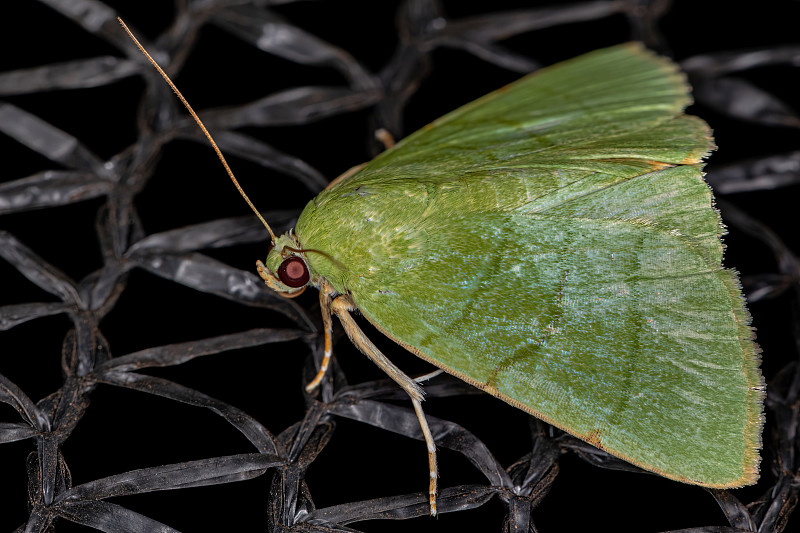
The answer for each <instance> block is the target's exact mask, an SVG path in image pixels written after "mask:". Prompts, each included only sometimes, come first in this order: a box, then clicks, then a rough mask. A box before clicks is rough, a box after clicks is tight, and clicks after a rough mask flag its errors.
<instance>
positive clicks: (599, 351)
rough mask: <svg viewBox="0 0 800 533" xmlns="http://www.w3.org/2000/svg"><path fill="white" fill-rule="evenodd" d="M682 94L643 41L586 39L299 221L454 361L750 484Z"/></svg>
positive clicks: (596, 427)
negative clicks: (613, 43)
mask: <svg viewBox="0 0 800 533" xmlns="http://www.w3.org/2000/svg"><path fill="white" fill-rule="evenodd" d="M688 103H689V97H688V94H687V87H686V84H685V82H684V80H683V77H682V76H681V75H680V74H679V73H678V71H677V69H676V67H675V66H674V65H673V64H672V63H671V62H669V61H667V60H666V59H662V58H659V57H657V56H655V55H653V54H651V53H650V52H647V51H646V50H644V49H642V48H641V47H639V46H636V45H624V46H618V47H614V48H610V49H606V50H600V51H597V52H593V53H591V54H587V55H584V56H581V57H579V58H576V59H573V60H571V61H568V62H565V63H562V64H559V65H556V66H554V67H551V68H549V69H544V70H542V71H540V72H538V73H536V74H534V75H531V76H528V77H526V78H523V79H522V80H520V81H518V82H516V83H514V84H511V85H509V86H507V87H504V88H502V89H500V90H498V91H496V92H494V93H491V94H489V95H487V96H486V97H484V98H481V99H479V100H477V101H475V102H473V103H471V104H468V105H466V106H464V107H462V108H460V109H458V110H456V111H454V112H452V113H450V114H448V115H446V116H444V117H442V118H441V119H439V120H437V121H436V122H434V123H433V124H431V125H429V126H427V127H425V128H423V129H422V130H420V131H418V132H416V133H414V134H413V135H411V136H409V137H408V138H406V139H405V140H404V141H403V142H401V143H399V144H398V145H397V146H396V147H395V148H393V149H391V150H387V151H386V152H385V153H383V154H382V155H380V156H379V157H377V158H376V159H375V160H373V161H372V162H370V163H368V164H367V165H366V166H365V167H364V168H363V169H361V170H360V171H359V172H357V173H356V174H354V175H353V176H351V177H350V178H348V179H346V180H343V181H342V182H340V183H338V184H336V185H335V186H334V187H332V188H330V189H329V190H327V191H325V192H323V193H321V194H320V195H319V196H317V197H316V198H315V199H314V200H312V202H310V203H309V204H308V206H307V207H306V209H305V210H304V212H303V214H302V215H301V217H300V220H299V221H298V223H297V227H296V230H295V233H296V236H297V238H298V241H299V242H300V243H301V245H302V247H303V248H312V249H316V250H320V251H322V252H324V253H326V254H329V255H330V256H331V257H333V258H335V259H336V261H338V264H336V263H334V262H331V261H330V260H328V259H327V258H326V257H325V256H324V255H323V254H317V253H311V254H307V256H306V258H307V260H308V263H309V266H310V268H311V270H312V273H313V275H314V276H315V277H317V279H318V277H320V276H322V277H324V278H327V279H328V280H329V281H330V282H331V283H332V285H333V286H334V288H335V289H336V290H337V291H339V292H341V293H350V294H351V295H352V298H353V300H354V301H355V303H356V305H357V306H358V308H359V309H360V310H361V312H362V313H363V314H364V316H366V317H367V318H368V319H369V320H370V322H372V323H373V324H375V325H376V326H377V327H378V328H379V329H380V330H381V331H383V332H384V333H386V334H387V335H388V336H390V337H391V338H392V339H394V340H396V341H397V342H399V343H400V344H402V345H404V346H406V347H407V348H409V349H410V350H412V351H413V352H415V353H417V354H418V355H420V356H422V357H424V358H426V359H428V360H430V361H431V362H433V363H434V364H436V365H438V366H439V367H441V368H444V369H445V370H447V371H448V372H451V373H453V374H455V375H457V376H459V377H461V378H463V379H465V380H466V381H468V382H469V383H472V384H474V385H476V386H477V387H480V388H482V389H484V390H486V391H488V392H490V393H492V394H494V395H496V396H498V397H500V398H502V399H503V400H505V401H507V402H509V403H511V404H512V405H515V406H517V407H520V408H522V409H524V410H526V411H528V412H530V413H532V414H534V415H536V416H538V417H541V418H543V419H544V420H546V421H548V422H550V423H552V424H554V425H556V426H559V427H561V428H563V429H565V430H567V431H569V432H570V433H573V434H574V435H576V436H578V437H581V438H583V439H585V440H587V441H589V442H591V443H592V444H595V445H597V446H599V447H601V448H603V449H605V450H607V451H609V452H611V453H613V454H615V455H617V456H619V457H622V458H624V459H626V460H628V461H630V462H632V463H635V464H637V465H640V466H642V467H644V468H646V469H649V470H652V471H655V472H658V473H660V474H663V475H665V476H667V477H670V478H673V479H678V480H681V481H686V482H692V483H698V484H703V485H707V486H715V487H729V486H739V485H743V484H747V483H750V482H753V481H754V480H755V478H756V476H757V468H758V448H759V445H760V429H761V422H762V414H761V412H762V409H761V402H762V397H763V385H762V381H761V377H760V373H759V371H758V361H757V356H756V348H755V345H754V343H753V341H752V338H751V337H752V335H751V331H750V328H749V325H748V320H749V319H748V315H747V312H746V311H745V309H744V307H743V299H742V296H741V291H740V288H739V283H738V280H737V278H736V275H735V274H734V273H733V272H732V271H730V270H726V269H724V268H722V266H721V259H722V245H721V243H720V240H719V236H720V234H721V233H722V226H721V223H720V220H719V216H718V214H717V212H716V211H715V209H714V208H713V207H712V196H711V192H710V190H709V189H708V187H707V185H706V184H705V182H704V181H703V179H702V174H701V170H700V168H701V167H700V163H701V158H702V157H703V156H704V155H706V154H707V153H708V151H709V150H710V149H711V148H712V141H711V137H710V133H709V131H708V128H707V126H706V125H705V123H703V122H702V121H701V120H699V119H697V118H694V117H689V116H685V115H682V110H683V108H684V107H685V106H686V105H687V104H688Z"/></svg>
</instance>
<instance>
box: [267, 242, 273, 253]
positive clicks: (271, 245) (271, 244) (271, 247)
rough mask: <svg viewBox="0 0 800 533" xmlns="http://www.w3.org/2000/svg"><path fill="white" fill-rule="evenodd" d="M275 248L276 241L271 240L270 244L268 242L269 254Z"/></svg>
mask: <svg viewBox="0 0 800 533" xmlns="http://www.w3.org/2000/svg"><path fill="white" fill-rule="evenodd" d="M273 248H275V243H274V242H272V241H269V244H267V255H269V253H270V252H271V251H272V249H273Z"/></svg>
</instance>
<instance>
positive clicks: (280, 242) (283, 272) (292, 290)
mask: <svg viewBox="0 0 800 533" xmlns="http://www.w3.org/2000/svg"><path fill="white" fill-rule="evenodd" d="M256 268H258V274H259V275H260V276H261V277H262V278H263V279H264V281H265V282H266V283H267V286H268V287H269V288H270V289H272V290H274V291H275V292H277V293H278V294H280V295H281V296H286V297H287V298H294V297H295V296H299V295H300V294H302V293H303V291H305V290H306V287H307V286H308V284H309V282H310V281H311V271H310V270H309V268H308V263H307V262H306V259H305V257H304V255H303V252H302V249H301V247H300V244H299V243H298V242H297V239H296V238H295V236H294V235H292V232H291V231H290V232H287V233H284V234H283V235H281V236H280V237H278V238H277V239H275V242H274V243H272V244H271V246H270V249H269V252H267V260H266V261H265V262H264V263H262V262H261V261H258V262H257V263H256Z"/></svg>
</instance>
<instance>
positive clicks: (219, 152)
mask: <svg viewBox="0 0 800 533" xmlns="http://www.w3.org/2000/svg"><path fill="white" fill-rule="evenodd" d="M117 20H118V21H119V23H120V24H121V25H122V29H123V30H125V32H126V33H127V34H128V36H129V37H130V38H131V40H133V42H134V43H135V44H136V46H137V47H138V48H139V50H141V51H142V53H143V54H144V56H145V57H146V58H147V59H148V60H149V61H150V63H152V64H153V66H154V67H155V68H156V70H157V71H158V73H159V74H161V77H162V78H164V80H165V81H166V82H167V84H168V85H169V86H170V88H171V89H172V91H173V92H174V93H175V94H176V95H177V96H178V99H179V100H180V101H181V103H182V104H183V105H184V106H185V107H186V110H187V111H189V114H190V115H192V118H193V119H194V121H195V122H197V125H198V126H200V129H201V130H203V133H204V134H205V136H206V138H207V139H208V141H209V142H210V143H211V146H212V147H213V148H214V151H215V152H216V153H217V157H218V158H219V160H220V161H221V162H222V166H224V167H225V171H226V172H227V173H228V176H229V177H230V178H231V181H232V182H233V184H234V185H235V186H236V190H238V191H239V194H241V195H242V198H244V201H245V202H247V205H249V206H250V209H252V210H253V213H255V214H256V216H257V217H258V219H259V220H260V221H261V223H262V224H264V227H265V228H267V231H268V232H269V236H270V238H271V239H272V242H273V243H274V242H275V240H276V239H275V234H274V233H272V228H270V227H269V224H267V221H266V220H264V217H262V216H261V213H259V212H258V209H256V206H255V205H253V202H251V201H250V197H249V196H247V193H245V192H244V189H242V186H241V185H239V181H238V180H237V179H236V176H234V175H233V171H232V170H231V167H229V166H228V162H227V161H226V160H225V156H224V155H222V150H220V149H219V146H217V143H216V142H215V141H214V138H213V137H212V136H211V134H210V133H208V130H207V129H206V126H205V124H203V121H202V120H200V117H198V116H197V113H195V112H194V109H192V106H190V105H189V102H187V101H186V98H184V97H183V95H182V94H181V92H180V91H179V90H178V88H177V87H176V86H175V84H174V83H172V80H171V79H169V76H167V73H166V72H164V70H163V69H162V68H161V67H160V66H159V65H158V63H156V60H155V59H153V58H152V56H150V54H148V53H147V50H145V49H144V46H142V45H141V44H140V43H139V40H138V39H137V38H136V36H134V35H133V32H131V30H130V29H128V26H127V25H126V24H125V22H123V20H122V19H121V18H120V17H117Z"/></svg>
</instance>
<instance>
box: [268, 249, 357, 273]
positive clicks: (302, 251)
mask: <svg viewBox="0 0 800 533" xmlns="http://www.w3.org/2000/svg"><path fill="white" fill-rule="evenodd" d="M283 249H284V250H289V251H290V252H295V253H307V252H314V253H315V254H319V255H321V256H323V257H325V258H327V259H328V261H330V262H331V263H333V264H334V265H336V266H337V267H339V268H341V269H342V270H347V269H346V268H345V266H344V265H343V264H342V263H340V262H339V261H338V260H337V259H336V258H334V257H332V256H331V255H330V254H327V253H325V252H323V251H322V250H315V249H313V248H292V247H291V246H286V247H284V248H283Z"/></svg>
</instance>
